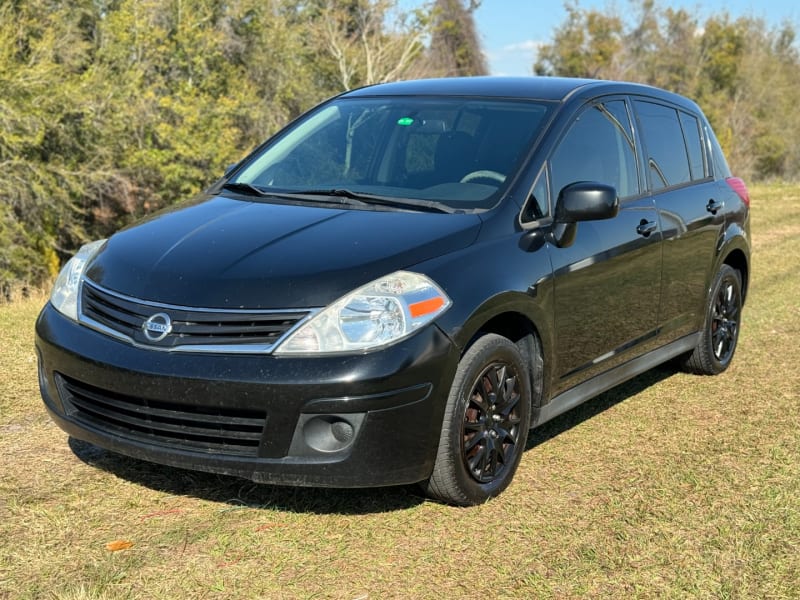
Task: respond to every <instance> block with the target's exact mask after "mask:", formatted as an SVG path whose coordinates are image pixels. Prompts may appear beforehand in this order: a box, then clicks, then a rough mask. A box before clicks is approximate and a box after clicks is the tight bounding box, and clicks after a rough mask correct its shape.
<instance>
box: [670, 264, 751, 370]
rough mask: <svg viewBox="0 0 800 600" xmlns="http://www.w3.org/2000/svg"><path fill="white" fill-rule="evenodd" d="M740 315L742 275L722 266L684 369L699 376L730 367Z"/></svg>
mask: <svg viewBox="0 0 800 600" xmlns="http://www.w3.org/2000/svg"><path fill="white" fill-rule="evenodd" d="M741 318H742V278H741V275H739V271H737V270H736V269H734V268H733V267H731V266H729V265H722V268H721V269H720V270H719V272H718V273H717V276H716V277H715V278H714V285H713V286H712V287H711V294H710V296H709V299H708V306H707V307H706V318H705V324H704V325H703V332H702V337H701V338H700V342H699V343H698V344H697V347H696V348H695V349H694V351H693V352H692V353H691V354H690V355H689V356H687V357H686V359H685V360H684V361H683V365H682V366H683V368H684V369H685V370H687V371H689V372H690V373H697V374H698V375H717V374H718V373H722V372H723V371H724V370H725V369H727V368H728V365H730V363H731V360H732V359H733V354H734V352H735V351H736V344H737V342H738V340H739V329H740V326H741Z"/></svg>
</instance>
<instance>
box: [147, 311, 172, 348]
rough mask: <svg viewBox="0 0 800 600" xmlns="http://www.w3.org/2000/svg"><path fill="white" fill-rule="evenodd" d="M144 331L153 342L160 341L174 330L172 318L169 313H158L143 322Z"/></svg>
mask: <svg viewBox="0 0 800 600" xmlns="http://www.w3.org/2000/svg"><path fill="white" fill-rule="evenodd" d="M142 331H143V332H144V337H146V338H147V339H148V340H150V341H151V342H160V341H161V340H163V339H164V338H165V337H167V336H168V335H169V333H170V332H171V331H172V319H170V318H169V315H168V314H167V313H163V312H160V313H156V314H154V315H152V316H151V317H149V318H148V319H147V320H146V321H145V322H144V323H143V324H142Z"/></svg>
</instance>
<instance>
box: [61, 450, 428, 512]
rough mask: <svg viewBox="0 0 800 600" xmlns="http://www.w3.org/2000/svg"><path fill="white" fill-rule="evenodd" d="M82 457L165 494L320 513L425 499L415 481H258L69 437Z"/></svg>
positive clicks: (380, 508) (402, 505) (399, 506)
mask: <svg viewBox="0 0 800 600" xmlns="http://www.w3.org/2000/svg"><path fill="white" fill-rule="evenodd" d="M68 443H69V447H70V449H71V450H72V452H73V453H74V454H75V456H76V457H77V458H78V459H80V460H81V461H82V462H84V463H86V464H88V465H90V466H92V467H95V468H98V469H102V470H103V471H106V472H108V473H111V474H113V475H115V476H117V477H120V478H121V479H125V480H126V481H131V482H134V483H137V484H139V485H142V486H144V487H147V488H150V489H152V490H155V491H158V492H163V493H166V494H173V495H180V496H189V497H194V498H200V499H203V500H209V501H212V502H220V503H224V504H229V505H231V506H238V507H247V508H253V509H259V508H261V509H269V510H276V509H277V510H286V511H291V512H302V513H306V512H313V513H320V514H370V513H380V512H389V511H395V510H404V509H408V508H411V507H413V506H416V505H419V504H421V503H423V502H425V498H424V497H423V496H422V494H421V492H420V491H419V490H418V489H417V487H416V486H394V487H386V488H365V489H337V488H307V487H285V486H276V485H267V484H259V483H254V482H252V481H249V480H247V479H242V478H239V477H233V476H228V475H216V474H213V473H204V472H201V471H190V470H187V469H181V468H178V467H170V466H166V465H159V464H155V463H150V462H147V461H143V460H138V459H135V458H130V457H128V456H123V455H121V454H117V453H115V452H110V451H108V450H105V449H104V448H100V447H99V446H95V445H93V444H90V443H88V442H84V441H82V440H79V439H76V438H73V437H70V438H69V442H68Z"/></svg>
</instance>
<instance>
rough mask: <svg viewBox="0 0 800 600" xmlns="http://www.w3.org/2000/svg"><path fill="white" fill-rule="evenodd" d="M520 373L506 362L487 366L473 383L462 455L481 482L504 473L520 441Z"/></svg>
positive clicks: (465, 422)
mask: <svg viewBox="0 0 800 600" xmlns="http://www.w3.org/2000/svg"><path fill="white" fill-rule="evenodd" d="M519 379H520V377H519V374H518V373H517V372H516V371H515V370H514V369H513V368H510V367H509V365H508V364H506V363H493V364H491V365H489V366H488V367H487V368H486V369H484V371H483V373H481V374H480V375H479V376H478V378H477V380H476V381H475V383H474V384H473V386H472V391H471V392H470V394H469V397H468V400H467V403H466V406H465V411H464V424H463V433H462V444H461V459H462V460H463V461H464V464H465V465H466V466H467V469H468V470H469V473H470V475H472V477H474V478H475V480H476V481H478V482H479V483H491V482H492V481H493V480H494V479H496V478H498V477H502V475H503V471H504V470H505V469H506V468H508V466H509V465H510V464H512V463H513V459H514V456H515V452H516V449H517V444H518V443H519V433H520V431H519V425H520V422H521V418H520V398H521V396H520V385H519V383H520V382H519Z"/></svg>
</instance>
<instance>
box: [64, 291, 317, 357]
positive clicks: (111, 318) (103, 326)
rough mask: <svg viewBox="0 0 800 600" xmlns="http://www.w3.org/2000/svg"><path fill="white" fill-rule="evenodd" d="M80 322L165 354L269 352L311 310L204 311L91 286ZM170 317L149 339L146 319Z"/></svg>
mask: <svg viewBox="0 0 800 600" xmlns="http://www.w3.org/2000/svg"><path fill="white" fill-rule="evenodd" d="M80 310H81V321H82V322H84V323H85V324H86V325H88V326H90V327H93V328H94V329H98V330H100V331H102V332H104V333H107V334H109V335H113V336H115V337H118V338H123V339H126V340H128V341H131V342H133V343H135V344H140V345H147V346H151V347H154V348H159V349H163V350H185V351H186V350H189V351H198V352H210V351H222V352H236V351H239V352H268V351H270V350H271V349H272V348H273V347H274V345H275V344H276V343H277V342H278V341H280V339H281V338H282V337H284V336H285V335H286V334H288V333H289V332H290V331H291V330H292V329H293V328H294V327H295V326H296V325H298V324H299V323H300V321H302V320H304V319H305V318H306V317H307V316H308V315H309V314H311V312H312V311H309V310H247V309H241V310H240V309H206V308H190V307H184V306H173V305H168V304H159V303H156V302H149V301H145V300H138V299H136V298H130V297H128V296H124V295H122V294H118V293H116V292H112V291H110V290H106V289H104V288H102V287H101V286H98V285H97V284H95V283H93V282H91V281H84V282H83V285H82V286H81V304H80ZM158 313H163V314H166V315H168V316H169V319H170V321H171V327H172V329H171V332H170V333H169V335H166V336H165V337H164V338H163V339H161V340H158V341H153V340H152V339H148V337H147V336H146V335H145V333H144V329H143V325H144V323H145V321H147V319H149V318H150V317H152V316H153V315H156V314H158Z"/></svg>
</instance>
